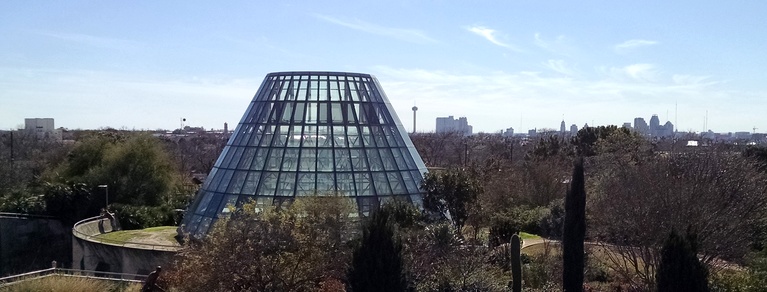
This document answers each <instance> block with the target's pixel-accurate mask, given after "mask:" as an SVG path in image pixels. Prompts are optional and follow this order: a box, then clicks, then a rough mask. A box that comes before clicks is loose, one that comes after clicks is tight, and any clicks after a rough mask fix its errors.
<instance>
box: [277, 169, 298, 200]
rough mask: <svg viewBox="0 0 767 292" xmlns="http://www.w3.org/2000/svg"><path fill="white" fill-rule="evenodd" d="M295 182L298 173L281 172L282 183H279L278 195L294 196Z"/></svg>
mask: <svg viewBox="0 0 767 292" xmlns="http://www.w3.org/2000/svg"><path fill="white" fill-rule="evenodd" d="M295 184H296V174H295V173H285V172H283V173H282V174H280V183H279V184H278V185H277V194H276V196H292V195H293V193H294V186H295Z"/></svg>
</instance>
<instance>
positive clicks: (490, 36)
mask: <svg viewBox="0 0 767 292" xmlns="http://www.w3.org/2000/svg"><path fill="white" fill-rule="evenodd" d="M466 30H468V31H470V32H472V33H474V34H476V35H478V36H481V37H483V38H485V39H486V40H487V41H489V42H491V43H493V44H495V45H496V46H501V47H504V48H508V49H511V50H514V51H518V52H519V51H521V50H520V49H519V48H517V47H515V46H513V45H511V44H508V43H505V42H502V41H501V40H499V39H498V36H497V35H496V33H497V31H496V30H494V29H492V28H487V27H484V26H477V25H475V26H470V27H467V28H466Z"/></svg>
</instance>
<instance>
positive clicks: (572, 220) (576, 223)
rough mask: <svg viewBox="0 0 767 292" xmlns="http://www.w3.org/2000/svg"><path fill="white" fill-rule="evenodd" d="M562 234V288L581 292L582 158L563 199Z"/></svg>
mask: <svg viewBox="0 0 767 292" xmlns="http://www.w3.org/2000/svg"><path fill="white" fill-rule="evenodd" d="M563 229H564V230H563V232H562V259H563V266H562V267H563V269H562V287H563V288H564V291H565V292H573V291H583V267H584V263H585V258H584V253H583V241H584V239H585V237H586V187H585V182H584V177H583V158H579V159H578V160H577V161H576V162H575V167H574V169H573V179H572V181H571V182H570V190H569V191H568V192H567V196H566V197H565V223H564V228H563Z"/></svg>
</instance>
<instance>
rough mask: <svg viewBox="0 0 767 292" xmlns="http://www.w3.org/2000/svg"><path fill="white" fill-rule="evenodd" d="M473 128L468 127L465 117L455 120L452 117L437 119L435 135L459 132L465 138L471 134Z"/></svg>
mask: <svg viewBox="0 0 767 292" xmlns="http://www.w3.org/2000/svg"><path fill="white" fill-rule="evenodd" d="M472 131H473V127H472V126H471V125H469V121H468V120H467V119H466V117H460V118H458V119H457V120H456V119H454V118H453V116H448V117H438V118H437V128H436V132H437V133H450V132H460V133H463V135H465V136H469V135H471V134H472Z"/></svg>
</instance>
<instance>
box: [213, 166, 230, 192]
mask: <svg viewBox="0 0 767 292" xmlns="http://www.w3.org/2000/svg"><path fill="white" fill-rule="evenodd" d="M233 174H234V170H227V171H225V172H223V175H220V177H221V178H222V179H221V183H219V184H218V187H217V188H216V191H217V192H223V191H224V190H226V187H227V186H229V181H231V180H232V175H233Z"/></svg>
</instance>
